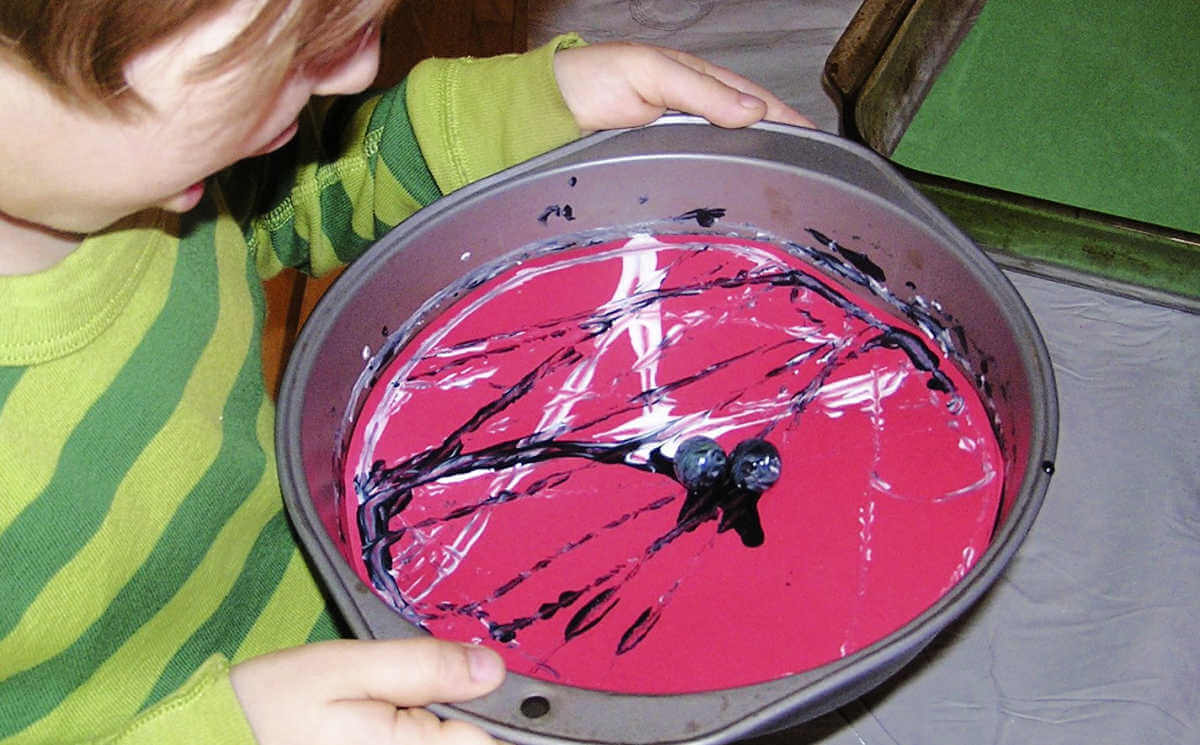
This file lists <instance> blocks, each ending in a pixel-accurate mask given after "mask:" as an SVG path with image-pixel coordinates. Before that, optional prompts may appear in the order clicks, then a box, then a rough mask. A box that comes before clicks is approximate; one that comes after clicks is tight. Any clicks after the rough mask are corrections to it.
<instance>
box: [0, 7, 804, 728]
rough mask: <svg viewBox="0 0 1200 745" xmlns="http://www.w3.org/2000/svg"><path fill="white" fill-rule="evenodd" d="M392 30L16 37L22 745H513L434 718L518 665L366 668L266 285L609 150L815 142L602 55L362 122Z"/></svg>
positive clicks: (729, 91) (459, 660)
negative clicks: (724, 130) (276, 343)
mask: <svg viewBox="0 0 1200 745" xmlns="http://www.w3.org/2000/svg"><path fill="white" fill-rule="evenodd" d="M388 4H389V0H355V1H351V0H192V1H191V2H184V1H183V0H178V1H175V2H159V1H158V0H155V1H151V0H5V3H4V5H3V8H2V9H0V125H2V126H0V132H2V139H0V164H2V167H0V319H2V320H0V567H3V568H2V569H0V740H5V741H11V742H22V743H47V742H61V741H73V740H103V741H105V742H119V743H141V742H155V743H162V742H171V741H176V740H184V739H186V740H187V741H189V742H196V743H207V742H213V743H218V742H219V743H230V744H232V743H253V742H255V741H257V742H259V743H261V744H262V745H276V744H278V745H291V744H293V743H327V742H328V743H334V742H336V743H347V744H350V743H357V742H363V743H366V742H371V743H373V744H374V745H377V744H378V743H389V742H423V743H430V744H431V745H436V744H438V743H489V742H492V741H491V739H490V738H489V737H488V736H487V735H486V734H484V733H483V732H482V731H481V730H479V729H477V728H475V727H473V726H471V725H468V724H464V723H462V722H441V721H439V720H438V719H437V717H435V716H433V715H432V714H430V713H429V712H428V711H427V710H425V709H422V708H420V707H422V706H424V705H426V704H428V703H431V702H434V701H459V700H464V699H467V698H471V697H474V696H479V695H482V694H484V693H487V692H488V691H490V690H492V689H493V688H494V687H495V686H497V685H498V684H499V683H500V680H501V678H502V677H503V667H502V664H501V662H500V660H499V658H498V656H497V655H495V654H494V653H493V652H490V651H488V650H486V649H483V648H474V647H468V646H463V645H458V644H452V643H448V642H439V641H435V640H432V639H424V640H418V641H403V642H402V641H380V642H367V641H351V640H336V638H337V637H338V636H339V635H340V634H339V629H338V628H337V626H336V621H335V619H334V618H333V617H332V616H331V615H330V613H329V611H328V610H327V609H326V606H325V603H324V602H323V599H322V597H321V594H320V591H319V589H318V587H317V586H316V584H315V582H314V579H313V577H312V576H311V575H310V573H309V570H308V568H307V567H306V565H305V563H304V560H303V558H302V557H301V556H300V554H299V552H298V551H297V549H296V545H295V543H294V541H293V537H292V535H291V533H290V532H289V527H288V523H287V520H286V517H285V516H284V514H283V512H282V509H281V502H280V496H279V484H278V479H277V476H276V472H275V459H274V452H273V448H272V423H273V416H274V410H273V407H272V403H271V401H270V400H269V399H268V397H267V395H266V394H265V392H264V389H263V381H262V369H261V360H260V359H259V356H258V355H259V349H260V346H259V345H260V334H261V329H262V316H263V308H264V301H263V291H262V287H261V279H262V278H263V277H267V276H270V275H272V274H274V273H276V272H278V271H280V270H281V269H282V268H283V267H285V266H295V267H300V268H302V269H304V270H307V271H312V272H316V273H320V272H322V271H324V270H327V269H329V268H330V267H332V266H335V265H337V264H339V263H344V262H346V261H349V260H350V259H352V258H353V257H354V256H355V255H357V254H358V253H360V252H361V251H362V250H363V249H364V248H365V247H366V246H367V245H369V244H370V243H371V241H373V240H374V239H376V238H378V237H379V236H381V235H382V234H383V233H384V232H386V231H387V230H388V229H389V228H391V227H392V226H394V225H395V224H397V223H398V222H400V221H401V220H403V219H405V218H406V217H408V216H409V215H411V214H412V213H413V212H414V211H415V210H417V209H419V208H420V207H421V206H423V205H425V204H428V203H429V202H431V201H433V200H435V199H437V198H438V197H439V196H441V195H442V194H444V193H446V192H449V191H451V190H453V189H456V188H459V187H461V186H463V185H464V184H466V183H469V182H470V181H473V180H475V179H478V178H481V177H483V176H486V175H488V174H490V173H493V172H495V171H497V170H500V169H502V168H504V167H507V166H509V165H512V164H515V163H517V162H519V161H521V160H523V159H526V158H529V157H531V156H533V155H536V154H538V153H541V152H544V151H545V150H548V149H550V148H552V147H555V146H557V145H560V144H563V143H565V142H567V141H569V140H570V139H572V138H574V137H578V136H579V135H580V133H581V132H586V131H591V130H597V129H603V128H609V127H625V126H637V125H640V124H644V123H647V122H649V121H651V120H653V119H654V118H656V117H657V116H658V115H660V114H661V113H662V112H663V111H664V110H665V109H666V108H674V109H680V110H684V111H689V112H692V113H696V114H700V115H702V116H705V117H707V118H708V119H709V120H711V121H713V122H714V123H717V124H720V125H723V126H743V125H746V124H749V123H751V122H754V121H757V120H759V119H760V118H762V117H764V116H766V117H770V118H772V119H777V120H782V121H787V122H792V123H796V124H806V123H807V121H806V120H804V119H803V118H802V117H800V116H799V115H798V114H796V113H795V112H794V111H792V110H790V109H788V108H787V107H786V106H784V105H783V104H782V103H781V102H780V101H779V100H778V99H776V98H775V97H773V96H771V95H770V94H769V93H767V92H766V91H764V90H762V89H761V88H758V87H757V86H754V85H753V84H751V83H749V82H748V81H746V80H744V79H742V78H740V77H738V76H736V75H733V74H732V73H730V72H728V71H726V70H723V69H720V68H716V67H712V66H709V65H707V64H705V63H704V62H702V61H700V60H698V59H696V58H694V57H690V56H688V55H684V54H681V53H677V52H673V51H668V50H659V49H654V48H650V47H645V46H638V45H629V44H598V45H594V46H587V45H584V44H582V42H581V41H580V40H579V39H578V38H576V37H574V36H566V37H561V38H559V39H556V40H554V41H553V42H552V43H551V44H549V45H548V46H547V47H544V48H542V49H538V50H535V51H533V52H531V53H529V54H526V55H519V56H518V55H509V56H505V57H500V58H494V59H487V60H430V61H426V62H424V63H422V64H421V65H419V66H418V67H417V68H416V69H415V70H414V71H413V72H412V73H411V75H410V76H409V77H408V79H407V80H406V81H405V82H404V83H402V84H401V85H399V86H398V87H397V88H395V89H393V90H388V91H385V92H383V93H381V94H371V95H362V96H354V95H352V94H357V93H358V92H360V91H362V90H363V89H364V88H365V87H366V86H367V85H368V84H369V83H370V82H371V80H372V78H373V77H374V75H375V71H376V66H377V63H378V56H379V35H378V32H377V28H378V19H379V18H380V16H381V15H382V14H383V13H384V12H385V11H386V10H387V7H386V6H387V5H388ZM313 96H320V97H329V96H345V98H341V99H337V100H332V99H326V98H322V99H320V102H319V103H313V104H312V105H306V103H307V102H308V101H309V99H310V98H312V97H313ZM328 640H333V641H328ZM279 650H283V651H279Z"/></svg>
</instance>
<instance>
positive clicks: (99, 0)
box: [0, 0, 394, 113]
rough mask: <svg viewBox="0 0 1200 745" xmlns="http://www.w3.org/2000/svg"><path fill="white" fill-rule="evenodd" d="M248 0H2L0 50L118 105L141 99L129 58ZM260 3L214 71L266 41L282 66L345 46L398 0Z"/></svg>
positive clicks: (67, 91) (91, 98) (212, 63)
mask: <svg viewBox="0 0 1200 745" xmlns="http://www.w3.org/2000/svg"><path fill="white" fill-rule="evenodd" d="M242 1H243V0H3V2H0V52H10V53H15V56H16V57H17V58H18V59H19V60H21V61H23V62H24V64H25V65H27V66H28V67H29V68H30V69H32V71H33V72H35V73H36V74H37V75H39V76H40V77H41V78H42V79H43V80H44V81H45V82H47V83H48V84H49V87H50V88H51V89H52V90H54V91H55V92H56V93H58V94H59V95H60V96H61V97H62V98H64V99H65V100H68V101H72V102H74V103H91V104H97V103H98V104H100V105H101V106H102V107H103V108H106V109H109V110H110V111H113V112H114V113H122V112H128V110H129V109H130V108H131V107H133V106H135V105H137V104H140V103H141V100H140V99H139V98H138V97H137V94H136V93H135V92H133V91H132V90H130V88H129V85H128V83H127V82H126V80H125V72H124V71H125V66H126V64H127V63H128V62H129V60H130V59H131V58H133V57H134V56H135V55H137V54H138V53H139V52H142V51H144V50H146V49H148V48H150V47H151V46H153V45H154V44H156V43H157V42H160V41H162V40H164V39H167V38H169V37H171V36H172V35H174V34H176V33H179V32H181V31H183V30H184V29H186V28H187V27H188V25H189V24H191V23H194V22H196V21H197V20H199V19H201V18H203V17H204V16H205V15H208V14H211V13H216V12H218V11H221V10H224V9H227V8H229V7H231V6H233V5H234V4H235V3H237V2H242ZM257 1H258V4H259V10H258V13H257V15H256V16H255V17H254V20H253V21H251V22H250V23H249V25H248V26H246V28H245V29H243V30H242V32H241V33H240V34H239V35H238V37H237V38H236V39H234V40H233V42H232V43H231V44H230V45H229V46H228V47H226V48H225V49H223V50H221V51H220V52H218V53H216V54H215V55H213V57H212V58H211V59H209V60H207V61H206V62H205V64H204V65H203V66H202V68H201V69H200V70H197V71H196V72H197V74H198V75H206V74H215V73H218V72H220V71H222V70H225V69H227V68H229V67H230V66H232V65H233V64H234V63H236V62H239V61H242V60H245V59H246V58H247V57H248V55H250V54H251V53H252V52H253V50H255V49H261V48H263V46H264V45H266V44H267V43H270V44H271V45H273V46H274V45H278V49H279V52H278V55H277V56H273V57H272V59H273V60H276V59H277V60H278V62H280V63H282V65H283V66H297V65H303V64H306V63H308V62H310V61H314V60H316V61H319V60H321V59H322V58H323V57H325V56H327V55H329V54H330V53H332V52H335V51H337V50H339V49H342V48H343V47H344V46H345V45H346V44H347V43H348V42H349V41H350V40H351V39H353V38H354V37H355V35H356V34H357V33H358V32H359V31H360V30H361V29H362V27H363V26H364V25H365V24H367V23H370V22H372V21H374V20H377V19H378V18H379V17H380V16H382V15H383V14H384V13H385V12H386V11H387V10H388V9H389V8H390V6H391V5H392V4H393V2H394V0H257Z"/></svg>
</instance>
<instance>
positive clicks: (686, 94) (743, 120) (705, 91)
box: [655, 49, 814, 127]
mask: <svg viewBox="0 0 1200 745" xmlns="http://www.w3.org/2000/svg"><path fill="white" fill-rule="evenodd" d="M655 51H656V52H657V53H659V54H662V55H664V56H666V57H667V58H669V59H671V60H673V61H674V62H675V63H676V65H675V66H667V67H666V68H665V69H664V70H663V71H662V73H661V77H660V79H659V81H660V95H661V98H662V100H661V102H662V104H663V105H664V106H666V107H667V108H672V109H675V110H677V111H686V112H688V113H693V114H701V115H704V116H705V117H706V118H707V119H708V120H709V121H711V122H712V123H713V124H718V125H721V126H727V127H738V126H744V125H746V124H749V123H752V122H754V121H757V120H758V119H759V118H763V119H768V120H770V121H776V122H783V123H785V124H795V125H799V126H802V127H812V126H814V125H813V123H812V121H810V120H809V119H808V118H807V117H805V116H802V115H801V114H800V113H799V112H797V111H795V110H794V109H792V108H791V107H790V106H788V105H787V104H785V103H784V102H783V101H782V100H780V98H779V97H778V96H776V95H775V94H773V93H771V92H770V91H769V90H767V89H766V88H763V87H762V86H761V85H758V84H757V83H755V82H754V81H752V80H749V79H747V78H744V77H742V76H741V75H738V74H737V73H735V72H733V71H732V70H729V69H726V68H724V67H721V66H720V65H714V64H712V63H709V62H707V61H705V60H703V59H701V58H700V57H696V56H694V55H691V54H688V53H687V52H681V51H679V50H676V49H655ZM747 96H750V97H751V98H749V99H748V98H747ZM694 109H701V110H699V111H697V110H694Z"/></svg>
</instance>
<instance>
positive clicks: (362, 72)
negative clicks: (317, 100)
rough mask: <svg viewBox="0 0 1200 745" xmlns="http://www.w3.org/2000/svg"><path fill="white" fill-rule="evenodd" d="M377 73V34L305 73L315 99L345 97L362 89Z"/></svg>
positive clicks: (368, 36)
mask: <svg viewBox="0 0 1200 745" xmlns="http://www.w3.org/2000/svg"><path fill="white" fill-rule="evenodd" d="M378 71H379V33H378V32H374V33H369V34H368V35H367V36H366V37H364V38H363V40H362V42H361V43H360V44H359V46H358V48H357V49H355V50H354V51H353V52H352V53H350V54H348V55H346V56H345V57H343V58H341V59H339V60H338V61H337V62H335V63H334V64H330V65H325V66H323V67H320V68H318V69H315V70H311V71H309V74H310V75H311V77H312V80H313V93H314V94H315V95H318V96H332V95H346V94H350V93H358V92H359V91H361V90H364V89H366V88H367V86H369V85H370V84H371V82H372V81H373V80H375V75H376V73H378Z"/></svg>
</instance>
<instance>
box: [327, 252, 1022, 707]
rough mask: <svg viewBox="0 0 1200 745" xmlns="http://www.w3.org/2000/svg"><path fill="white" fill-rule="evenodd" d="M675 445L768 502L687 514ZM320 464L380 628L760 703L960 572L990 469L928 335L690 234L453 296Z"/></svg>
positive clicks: (536, 663)
mask: <svg viewBox="0 0 1200 745" xmlns="http://www.w3.org/2000/svg"><path fill="white" fill-rule="evenodd" d="M696 435H704V436H707V437H711V438H713V439H715V440H716V441H717V442H718V443H719V444H720V445H721V446H722V448H723V449H724V450H725V451H726V452H731V451H732V450H733V449H734V447H735V446H736V445H737V444H738V443H740V442H742V441H745V440H747V439H752V438H761V439H765V440H767V441H768V442H770V443H771V444H773V445H774V446H775V447H776V448H777V449H778V450H779V452H780V453H781V457H782V475H781V477H780V479H779V481H778V482H777V483H775V484H774V485H773V486H771V487H770V488H769V489H767V490H766V491H765V492H763V493H762V494H761V495H756V499H750V500H743V502H742V503H740V506H739V507H738V508H737V509H738V514H737V515H734V514H732V513H733V508H732V507H730V506H729V505H728V504H717V503H715V502H712V501H711V500H710V501H709V502H708V503H706V506H705V508H704V509H701V510H700V511H699V512H697V510H696V509H694V507H695V505H696V503H697V499H698V497H697V495H696V494H689V491H688V489H686V488H685V487H684V486H683V485H682V484H681V483H680V482H679V481H678V480H677V479H676V478H675V476H674V471H673V468H672V461H673V458H674V454H675V449H676V447H677V446H678V445H679V443H680V442H682V441H684V440H686V439H687V438H689V437H692V436H696ZM345 462H346V469H345V474H344V476H345V480H344V483H343V488H344V495H345V498H344V500H343V504H342V508H343V510H342V515H341V518H340V519H341V520H342V522H343V531H344V534H345V536H346V542H345V544H344V545H343V547H342V548H343V551H344V552H345V553H346V555H347V557H348V558H349V559H350V560H351V564H352V565H353V566H354V567H355V569H356V571H357V572H358V573H359V575H360V576H361V578H362V579H363V580H364V581H365V582H366V583H367V584H368V586H371V587H373V588H374V589H375V591H376V592H377V593H378V594H379V595H380V596H381V597H382V598H383V599H384V600H386V601H387V602H388V603H390V604H392V605H393V606H394V607H396V609H397V611H398V612H400V613H402V614H403V615H404V616H405V617H406V618H408V619H409V620H410V621H412V622H414V623H416V624H419V625H421V626H423V627H424V628H426V629H428V630H429V631H430V632H432V633H433V634H435V635H436V636H439V637H444V638H449V639H457V640H465V641H480V642H483V643H486V644H488V645H490V646H493V647H494V648H496V649H497V650H499V651H500V652H501V653H502V654H503V655H504V656H505V658H506V660H507V662H508V665H509V667H510V669H511V670H513V671H516V672H520V673H524V674H527V675H530V676H533V677H535V678H540V679H544V680H548V681H552V682H555V683H562V684H567V685H572V686H579V687H583V688H589V689H597V690H606V691H616V692H621V693H642V694H661V693H684V692H696V691H709V690H718V689H725V688H730V687H734V686H740V685H746V684H752V683H758V682H763V681H767V680H773V679H776V678H779V677H782V676H785V675H788V674H791V673H795V672H799V671H803V670H807V669H810V668H813V667H816V666H818V665H821V664H823V663H826V662H829V661H832V660H835V659H838V658H840V657H843V656H845V655H847V654H850V653H852V652H854V651H856V650H858V649H860V648H862V647H864V646H866V645H868V644H870V643H872V642H874V641H876V640H878V639H880V638H882V637H883V636H885V635H887V634H888V633H890V632H892V631H894V630H896V629H897V628H899V627H900V626H902V625H904V624H905V623H907V622H908V621H910V620H911V619H913V618H914V617H915V616H916V615H918V614H919V613H920V612H921V611H923V610H924V609H926V608H927V607H929V605H930V604H932V603H933V602H934V601H936V600H937V599H938V598H939V597H940V596H941V595H942V594H943V593H945V592H946V590H948V589H949V588H950V587H952V586H953V585H954V584H955V583H956V582H957V581H958V580H960V579H961V578H962V577H963V576H964V574H965V573H966V572H967V570H968V569H969V568H970V567H971V566H972V564H973V562H974V561H975V560H976V559H977V558H978V557H979V556H980V555H981V554H982V553H983V551H984V550H985V548H986V547H987V544H988V540H989V538H990V536H991V532H992V530H993V527H994V524H995V520H996V514H997V509H998V505H999V501H1000V494H1001V487H1002V483H1001V482H1002V473H1003V471H1004V469H1003V467H1002V463H1001V456H1000V451H999V449H998V447H997V444H996V441H995V438H994V436H993V434H992V429H991V426H990V423H989V418H988V416H987V413H986V411H985V408H984V406H983V404H982V403H981V401H980V400H979V398H978V396H977V394H976V392H975V390H974V388H973V387H972V385H971V384H970V382H969V381H968V380H967V379H966V377H965V376H964V375H963V374H962V373H961V372H960V371H959V369H958V367H957V366H956V365H955V364H953V363H952V362H951V361H950V360H949V359H947V358H946V351H945V350H943V349H942V348H941V347H940V345H939V343H938V341H937V340H936V339H935V338H933V337H932V336H931V333H930V330H929V329H927V328H926V329H922V328H918V325H916V324H915V323H914V322H912V321H911V320H910V319H904V318H901V317H900V316H899V315H893V314H888V313H884V312H882V311H881V310H879V308H878V304H874V305H868V304H866V303H864V302H862V301H861V300H860V299H857V298H856V297H855V296H854V294H853V293H851V292H849V291H847V290H846V289H845V288H843V287H841V286H839V285H837V284H834V283H833V282H831V281H829V280H828V279H827V278H821V277H819V276H818V275H817V274H816V272H815V270H814V269H813V266H812V265H811V264H809V263H807V262H805V261H803V260H801V259H800V258H798V257H797V256H796V255H794V254H793V253H792V252H790V251H789V250H787V248H786V247H784V246H781V245H777V244H774V243H770V242H766V241H751V240H745V239H740V238H720V237H715V236H711V235H671V236H666V235H660V236H650V235H634V236H631V237H623V238H620V239H617V240H610V241H606V242H602V243H598V244H596V245H591V246H586V247H575V248H571V249H569V250H565V251H554V252H550V253H546V254H544V255H541V256H537V257H533V258H528V259H526V260H524V261H522V262H520V263H518V264H515V265H513V266H510V267H508V268H507V269H505V270H503V271H501V272H499V273H498V274H497V275H496V276H494V277H492V278H491V279H489V280H488V281H486V282H484V283H482V284H480V285H479V286H477V287H474V288H473V289H471V290H470V291H469V292H466V293H465V294H464V295H463V296H462V297H460V298H459V299H458V300H457V301H455V302H454V303H453V304H452V305H450V306H449V307H447V308H445V309H443V310H442V312H441V313H440V314H439V315H438V316H437V317H436V318H435V319H434V320H433V321H431V322H430V323H428V324H427V325H425V326H424V327H423V328H422V329H421V331H420V332H419V333H418V334H417V335H416V336H415V337H414V338H413V339H412V340H410V341H409V342H408V343H407V344H406V345H405V346H404V348H403V349H402V350H401V351H400V352H399V354H398V355H397V356H396V357H395V358H394V359H392V360H391V361H390V362H388V364H387V367H386V369H385V370H384V371H383V372H382V374H381V375H380V376H379V377H378V382H377V383H376V384H375V385H374V388H373V389H372V390H371V391H370V393H369V395H368V396H367V398H366V401H365V404H364V406H363V407H362V409H361V413H360V414H359V417H358V419H357V421H356V422H355V425H354V430H353V435H352V438H351V440H350V444H349V449H348V451H347V457H346V461H345ZM701 496H703V495H701ZM699 501H701V502H703V501H704V500H703V499H700V500H699ZM747 501H748V502H749V504H747V503H746V502H747ZM689 504H690V505H691V507H692V508H693V509H688V508H687V506H688V505H689ZM714 505H715V506H714ZM735 518H736V519H735ZM756 525H757V529H758V532H757V533H756V530H755V526H756Z"/></svg>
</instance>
